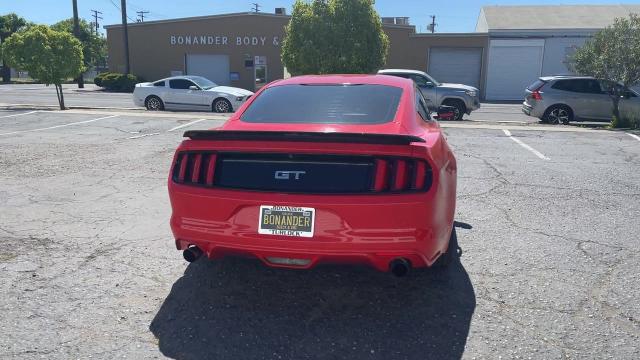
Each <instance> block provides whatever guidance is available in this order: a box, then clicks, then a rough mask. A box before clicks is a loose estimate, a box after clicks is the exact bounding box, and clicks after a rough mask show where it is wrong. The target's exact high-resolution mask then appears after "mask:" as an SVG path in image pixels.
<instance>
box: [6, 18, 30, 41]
mask: <svg viewBox="0 0 640 360" xmlns="http://www.w3.org/2000/svg"><path fill="white" fill-rule="evenodd" d="M28 24H29V23H28V22H27V20H25V19H24V18H22V17H20V16H18V15H16V14H14V13H11V14H6V15H0V42H2V41H4V39H6V38H8V37H9V36H11V35H13V33H16V32H18V31H20V30H22V29H24V28H25V27H26V26H27V25H28Z"/></svg>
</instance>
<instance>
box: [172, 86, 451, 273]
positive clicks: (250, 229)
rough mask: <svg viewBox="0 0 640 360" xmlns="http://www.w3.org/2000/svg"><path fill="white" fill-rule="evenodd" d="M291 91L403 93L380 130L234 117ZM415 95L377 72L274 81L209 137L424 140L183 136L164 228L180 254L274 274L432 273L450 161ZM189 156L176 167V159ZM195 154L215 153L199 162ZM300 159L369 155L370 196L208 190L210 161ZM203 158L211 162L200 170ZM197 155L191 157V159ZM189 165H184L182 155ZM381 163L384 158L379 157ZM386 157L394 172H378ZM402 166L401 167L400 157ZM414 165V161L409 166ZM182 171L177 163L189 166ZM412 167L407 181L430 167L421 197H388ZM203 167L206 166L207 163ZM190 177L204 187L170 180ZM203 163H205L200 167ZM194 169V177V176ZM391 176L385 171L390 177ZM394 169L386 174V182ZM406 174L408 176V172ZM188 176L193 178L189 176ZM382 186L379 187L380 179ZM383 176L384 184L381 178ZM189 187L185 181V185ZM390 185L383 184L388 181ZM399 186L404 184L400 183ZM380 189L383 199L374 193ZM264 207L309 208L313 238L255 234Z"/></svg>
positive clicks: (444, 217) (447, 212) (447, 218)
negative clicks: (258, 263)
mask: <svg viewBox="0 0 640 360" xmlns="http://www.w3.org/2000/svg"><path fill="white" fill-rule="evenodd" d="M290 84H375V85H386V86H392V87H398V88H401V89H402V95H401V98H400V101H399V105H398V108H397V112H396V114H395V117H394V119H393V120H392V121H390V122H387V123H382V124H371V125H369V124H366V125H362V124H359V125H354V124H309V123H305V124H291V123H249V122H245V121H243V120H241V117H242V115H243V113H244V112H245V110H246V109H247V108H248V107H251V106H252V103H253V102H254V101H255V100H256V99H257V98H259V97H260V96H261V94H262V93H263V92H264V91H265V90H266V89H268V88H270V87H276V86H283V85H290ZM417 91H419V90H417V89H416V87H415V85H414V83H413V81H411V80H408V79H403V78H399V77H392V76H384V75H329V76H302V77H294V78H290V79H287V80H280V81H276V82H273V83H271V84H268V85H267V86H265V87H263V88H262V89H261V90H260V91H259V92H258V93H256V95H254V97H252V98H251V99H249V101H247V102H246V103H245V104H244V105H243V106H242V107H241V108H240V109H238V111H237V112H236V113H235V114H234V115H233V116H232V117H231V118H230V119H229V120H228V121H227V122H226V123H225V124H224V125H223V126H222V127H220V128H217V129H215V131H222V132H225V131H252V132H256V131H257V132H282V131H286V132H313V133H322V134H324V133H357V134H365V135H364V136H367V135H373V134H391V135H412V136H416V137H419V138H420V139H421V140H422V141H424V142H411V143H410V144H406V145H396V144H376V143H373V144H372V143H349V142H338V141H337V142H329V143H327V142H315V141H312V142H305V141H291V140H289V139H283V140H282V141H278V140H276V141H274V140H273V139H266V140H242V139H239V140H234V139H233V138H231V139H197V140H194V139H187V140H184V141H183V142H182V143H181V144H180V146H179V147H178V149H177V150H176V154H175V156H174V160H173V165H172V169H171V172H170V176H169V185H168V187H169V196H170V200H171V206H172V210H173V213H172V216H171V229H172V231H173V234H174V237H175V243H176V247H177V249H178V250H184V249H187V248H188V247H191V246H197V247H198V248H200V249H201V250H202V251H203V253H204V254H205V255H207V256H208V257H209V258H212V259H213V258H218V257H222V256H226V255H248V256H253V257H257V258H259V259H261V260H262V261H263V262H264V263H265V264H267V265H269V266H276V267H289V268H310V267H312V266H314V265H316V264H318V263H321V262H334V263H335V262H340V263H363V264H368V265H371V266H373V267H375V268H376V269H378V270H380V271H388V270H389V264H390V262H391V261H392V260H393V259H397V258H403V259H406V260H408V261H409V262H410V264H411V266H413V267H425V266H431V265H432V264H434V262H435V261H436V260H437V259H438V257H439V256H441V255H442V254H443V253H445V252H446V251H447V249H448V245H449V239H450V236H451V232H452V228H453V222H454V219H453V218H454V212H455V199H456V196H455V195H456V160H455V157H454V155H453V153H452V151H451V149H450V147H449V146H448V144H447V142H446V139H445V137H444V136H443V133H442V131H441V129H440V127H439V125H438V123H437V122H434V121H425V120H423V119H422V118H421V117H420V116H419V115H418V113H417V108H416V100H415V99H416V96H417V93H416V92H417ZM187 152H191V154H195V155H191V156H192V158H191V160H189V161H191V162H188V161H187V160H185V161H183V162H182V163H181V164H180V167H181V168H180V167H177V166H178V165H177V162H178V160H179V159H180V157H181V156H183V154H186V153H187ZM200 152H205V154H206V152H214V153H212V154H211V156H209V155H198V154H200ZM227 152H232V153H249V154H305V155H309V156H313V155H314V154H317V155H324V154H331V155H357V156H361V155H366V156H373V157H375V158H376V160H375V164H376V165H375V175H374V177H375V180H374V181H372V192H371V193H359V194H313V193H299V192H278V191H276V192H274V191H268V192H267V191H265V192H263V191H260V190H255V189H253V190H241V189H228V188H221V187H217V186H215V184H213V181H214V180H213V177H214V171H215V163H213V165H211V163H212V162H214V161H215V158H216V156H217V155H216V154H221V153H227ZM205 156H206V157H207V159H208V160H207V161H208V163H207V164H208V165H206V164H204V160H202V159H203V158H204V157H205ZM194 158H195V159H194ZM184 159H187V158H184ZM380 159H382V160H380ZM384 159H392V160H388V161H390V162H393V164H394V165H393V167H392V168H391V167H389V166H386V165H385V167H382V166H380V161H382V162H383V163H385V164H386V162H385V161H387V160H384ZM407 159H408V160H407ZM414 160H415V161H414ZM187 162H188V164H187V165H183V164H186V163H187ZM407 164H413V165H411V166H413V169H414V170H412V171H413V173H412V174H414V175H413V177H412V179H411V180H410V181H412V182H413V184H414V185H415V183H416V182H421V181H422V182H424V176H422V175H421V174H422V171H423V170H424V169H425V167H430V168H431V173H430V174H431V175H430V176H431V186H430V188H429V189H428V191H424V192H420V191H404V192H403V191H395V190H394V187H396V186H400V187H399V188H398V189H400V188H402V186H404V187H405V188H409V187H411V186H412V185H407V184H408V182H409V180H408V179H404V178H403V177H404V176H405V174H409V173H408V172H405V171H403V170H398V169H403V167H404V166H407ZM209 165H210V166H209ZM187 166H189V167H191V168H192V169H191V173H192V174H193V173H196V174H201V175H200V176H201V179H202V182H203V184H206V185H204V186H190V185H188V184H185V183H180V181H176V176H178V177H180V176H182V177H183V179H182V181H184V176H185V173H186V170H184V168H186V167H187ZM205 166H208V167H207V168H205ZM194 169H196V170H194ZM390 169H391V170H390ZM388 171H395V172H396V174H398V175H394V176H392V177H387V175H385V173H386V172H388ZM407 176H408V175H407ZM193 177H194V179H195V177H196V176H195V175H193ZM381 179H382V180H381ZM387 179H389V180H387ZM187 181H188V179H187ZM389 181H390V182H391V183H389V184H385V182H389ZM402 184H404V185H402ZM383 187H386V189H387V191H386V192H377V191H379V190H380V189H382V188H383ZM261 205H275V206H295V207H307V208H314V209H315V210H316V212H315V226H314V227H315V228H314V232H313V236H312V237H290V236H281V235H265V234H259V233H258V227H259V226H258V224H259V218H260V206H261ZM272 258H285V259H304V260H308V263H305V264H303V265H294V264H292V263H282V262H278V263H273V262H272V261H270V260H269V259H271V260H273V259H272Z"/></svg>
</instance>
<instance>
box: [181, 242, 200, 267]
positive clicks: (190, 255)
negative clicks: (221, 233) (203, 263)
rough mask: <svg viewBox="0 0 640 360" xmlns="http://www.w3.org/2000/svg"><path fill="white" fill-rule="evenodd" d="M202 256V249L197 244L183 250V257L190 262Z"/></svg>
mask: <svg viewBox="0 0 640 360" xmlns="http://www.w3.org/2000/svg"><path fill="white" fill-rule="evenodd" d="M200 256H202V250H200V248H199V247H197V246H190V247H188V248H187V249H185V250H184V251H183V252H182V257H184V259H185V260H187V262H190V263H192V262H194V261H196V260H198V258H199V257H200Z"/></svg>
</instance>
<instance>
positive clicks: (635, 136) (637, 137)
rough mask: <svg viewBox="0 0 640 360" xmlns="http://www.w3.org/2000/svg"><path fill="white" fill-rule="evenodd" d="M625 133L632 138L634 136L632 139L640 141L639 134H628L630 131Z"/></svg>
mask: <svg viewBox="0 0 640 360" xmlns="http://www.w3.org/2000/svg"><path fill="white" fill-rule="evenodd" d="M627 135H629V136H631V137H632V138H634V139H636V140H638V141H640V136H638V135H636V134H630V133H627Z"/></svg>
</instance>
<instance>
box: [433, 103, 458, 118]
mask: <svg viewBox="0 0 640 360" xmlns="http://www.w3.org/2000/svg"><path fill="white" fill-rule="evenodd" d="M434 118H435V119H438V120H455V118H456V108H454V107H453V106H446V105H441V106H439V107H438V113H437V114H436V115H435V116H434Z"/></svg>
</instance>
